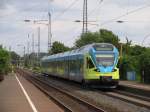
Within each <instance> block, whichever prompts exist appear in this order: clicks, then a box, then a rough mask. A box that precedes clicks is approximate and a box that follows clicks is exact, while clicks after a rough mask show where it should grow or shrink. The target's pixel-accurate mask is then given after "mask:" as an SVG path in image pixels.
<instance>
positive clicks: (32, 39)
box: [32, 34, 34, 53]
mask: <svg viewBox="0 0 150 112" xmlns="http://www.w3.org/2000/svg"><path fill="white" fill-rule="evenodd" d="M32 53H34V34H32Z"/></svg>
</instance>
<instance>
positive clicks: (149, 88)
mask: <svg viewBox="0 0 150 112" xmlns="http://www.w3.org/2000/svg"><path fill="white" fill-rule="evenodd" d="M119 85H122V86H128V87H132V88H137V89H143V90H146V91H150V84H142V83H139V82H136V81H119Z"/></svg>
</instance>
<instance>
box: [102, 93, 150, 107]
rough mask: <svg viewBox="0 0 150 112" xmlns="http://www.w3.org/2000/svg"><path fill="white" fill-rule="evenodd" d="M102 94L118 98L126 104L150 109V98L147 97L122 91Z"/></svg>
mask: <svg viewBox="0 0 150 112" xmlns="http://www.w3.org/2000/svg"><path fill="white" fill-rule="evenodd" d="M100 94H104V95H107V96H110V97H113V98H117V99H120V100H123V101H125V102H129V103H132V104H135V105H137V106H142V107H146V108H148V109H150V98H149V97H145V96H140V95H136V94H132V93H129V92H126V91H120V90H112V91H111V92H102V91H100Z"/></svg>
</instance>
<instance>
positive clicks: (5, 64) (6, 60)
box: [0, 48, 10, 75]
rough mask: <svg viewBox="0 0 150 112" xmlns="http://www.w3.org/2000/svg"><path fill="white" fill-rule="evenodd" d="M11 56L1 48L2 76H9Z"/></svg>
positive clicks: (0, 67) (0, 69)
mask: <svg viewBox="0 0 150 112" xmlns="http://www.w3.org/2000/svg"><path fill="white" fill-rule="evenodd" d="M9 65H10V56H9V53H8V52H7V51H6V50H4V49H2V48H0V75H4V74H7V73H8V72H9V69H10V66H9Z"/></svg>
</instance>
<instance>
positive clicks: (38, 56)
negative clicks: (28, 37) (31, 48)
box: [37, 27, 40, 65]
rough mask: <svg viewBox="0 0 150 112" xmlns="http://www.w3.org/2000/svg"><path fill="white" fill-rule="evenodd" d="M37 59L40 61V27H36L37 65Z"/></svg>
mask: <svg viewBox="0 0 150 112" xmlns="http://www.w3.org/2000/svg"><path fill="white" fill-rule="evenodd" d="M39 59H40V27H38V55H37V60H38V65H39Z"/></svg>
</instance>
